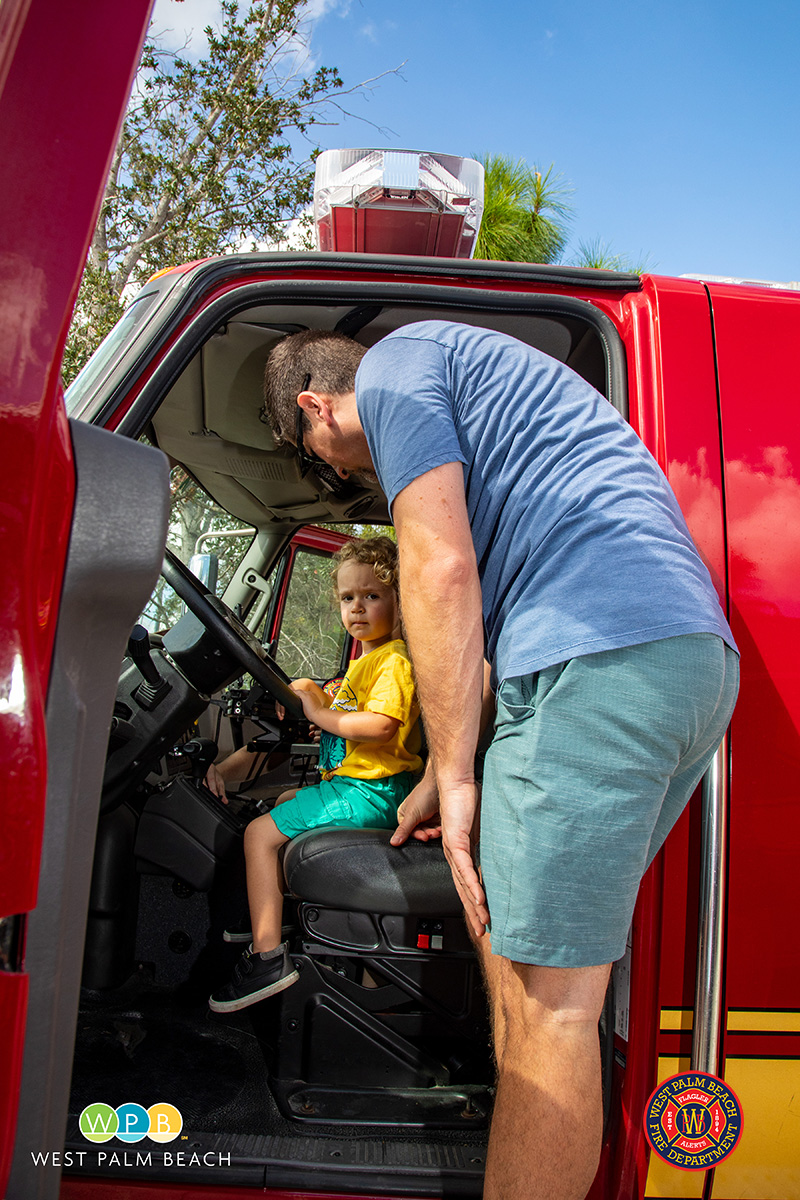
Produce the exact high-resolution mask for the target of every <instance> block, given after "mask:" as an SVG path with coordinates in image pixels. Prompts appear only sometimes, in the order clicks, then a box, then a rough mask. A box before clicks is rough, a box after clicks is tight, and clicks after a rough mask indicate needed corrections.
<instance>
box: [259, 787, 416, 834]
mask: <svg viewBox="0 0 800 1200" xmlns="http://www.w3.org/2000/svg"><path fill="white" fill-rule="evenodd" d="M416 781H417V776H416V775H412V774H411V772H410V771H400V772H399V774H397V775H387V776H384V778H383V779H354V778H352V776H350V775H333V776H331V778H330V779H323V780H322V782H321V783H317V784H314V785H313V786H312V787H305V788H301V789H300V791H299V792H298V793H297V795H296V796H295V797H294V799H292V800H285V801H284V802H283V804H277V805H276V806H275V807H274V808H273V809H271V810H270V816H271V817H272V819H273V821H274V822H275V824H276V825H277V827H278V829H279V830H280V831H281V833H283V834H285V835H286V837H288V838H294V837H297V836H298V834H301V833H305V832H306V830H308V829H323V828H324V827H325V826H328V825H339V826H341V827H343V828H347V829H394V828H395V827H396V825H397V809H398V806H399V805H400V804H402V803H403V801H404V800H405V798H406V796H407V795H408V793H409V792H410V791H411V789H412V788H413V786H414V784H415V783H416Z"/></svg>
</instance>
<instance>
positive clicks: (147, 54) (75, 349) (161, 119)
mask: <svg viewBox="0 0 800 1200" xmlns="http://www.w3.org/2000/svg"><path fill="white" fill-rule="evenodd" d="M220 9H221V24H220V27H219V28H218V29H214V28H212V27H209V28H208V29H207V30H206V36H207V38H208V46H209V49H208V53H207V55H206V57H205V58H203V59H202V60H201V61H192V60H191V59H189V58H188V57H185V56H183V55H181V54H173V53H168V52H166V51H164V50H162V49H160V48H159V47H158V45H157V44H156V43H155V42H153V41H149V42H148V43H147V44H146V46H145V49H144V52H143V55H142V60H141V64H140V68H139V73H138V75H137V79H136V85H135V88H134V92H133V96H132V98H131V102H130V105H129V107H128V112H127V116H126V118H125V122H124V125H123V129H122V133H121V136H120V139H119V143H118V145H117V147H116V150H115V152H114V156H113V159H112V163H111V170H110V172H109V178H108V183H107V186H106V190H105V194H104V197H103V202H102V206H101V209H100V216H99V220H98V223H97V228H96V230H95V233H94V237H93V239H92V243H91V248H90V253H89V263H88V267H87V270H86V272H85V274H84V279H83V282H82V285H81V291H80V295H79V298H78V303H77V306H76V311H75V317H74V322H73V327H72V329H71V331H70V336H69V342H68V347H67V352H66V355H65V360H64V375H65V378H66V380H67V382H69V381H70V380H71V379H72V378H73V377H74V376H75V374H77V372H78V370H79V369H80V367H81V366H82V365H83V363H84V362H85V361H86V359H87V358H88V357H89V355H90V354H91V353H92V351H93V350H94V349H95V348H96V347H97V345H98V344H99V342H100V340H101V339H102V337H103V336H104V334H105V333H107V332H108V330H109V329H110V328H111V327H112V326H113V324H114V323H115V321H116V320H117V319H118V318H119V315H120V299H121V297H122V295H123V292H124V291H125V289H126V288H127V287H128V286H129V285H131V284H136V283H141V282H143V281H144V280H145V279H147V278H148V277H149V276H150V275H152V274H153V273H154V272H156V271H159V270H162V269H164V268H166V267H170V266H175V265H177V264H180V263H183V262H188V261H192V260H194V259H197V258H205V257H207V256H209V255H214V254H221V253H224V252H226V251H231V250H234V249H252V248H253V246H254V245H255V244H256V243H258V242H276V241H278V240H279V238H280V236H281V234H282V232H283V231H284V228H285V223H286V221H287V220H289V219H291V218H292V217H294V216H295V215H296V214H297V213H298V212H300V210H302V209H303V208H304V207H305V206H306V205H307V204H308V203H309V202H310V199H311V191H312V186H313V158H314V156H315V155H314V152H313V151H312V153H310V154H309V156H308V157H306V158H305V159H303V160H302V161H297V156H296V153H295V151H294V149H293V146H292V138H293V137H296V136H297V135H298V134H300V135H306V137H309V136H310V133H311V131H312V127H313V126H314V125H315V124H318V123H320V122H322V121H326V122H327V123H330V120H331V118H332V116H335V115H336V112H337V111H338V106H337V105H336V102H335V99H334V97H335V96H336V94H337V93H339V92H340V89H341V88H342V81H341V79H340V77H339V74H338V72H337V71H336V70H334V69H332V68H329V67H319V68H317V69H316V70H314V71H312V72H311V73H310V74H307V75H304V74H302V62H303V61H304V58H305V55H306V52H307V46H308V24H307V18H306V17H305V3H304V0H268V2H264V0H262V2H257V0H243V10H242V12H240V3H239V0H220Z"/></svg>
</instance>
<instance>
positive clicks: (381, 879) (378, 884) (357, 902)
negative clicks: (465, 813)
mask: <svg viewBox="0 0 800 1200" xmlns="http://www.w3.org/2000/svg"><path fill="white" fill-rule="evenodd" d="M390 837H391V831H390V830H386V829H321V830H311V831H310V832H308V833H303V834H301V835H300V836H299V837H297V838H295V839H294V840H293V841H291V842H289V844H288V845H287V847H286V853H285V857H284V861H283V869H284V874H285V876H286V883H287V885H288V887H289V890H290V891H291V892H292V893H293V894H294V895H295V896H299V897H300V898H301V899H303V900H307V901H310V902H312V903H314V904H322V905H325V907H326V908H338V909H344V910H345V911H347V912H370V913H393V914H399V915H415V916H437V917H447V916H458V915H459V914H460V913H461V911H462V908H461V901H460V900H459V898H458V892H457V891H456V889H455V885H454V884H453V879H452V876H451V874H450V868H449V866H448V865H447V860H446V859H445V857H444V851H443V850H442V843H441V841H440V840H436V841H430V842H418V841H415V840H414V839H411V840H410V841H408V842H406V843H405V845H403V846H391V845H390V844H389V838H390Z"/></svg>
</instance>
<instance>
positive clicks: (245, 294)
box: [94, 260, 638, 438]
mask: <svg viewBox="0 0 800 1200" xmlns="http://www.w3.org/2000/svg"><path fill="white" fill-rule="evenodd" d="M425 261H426V262H427V260H425ZM226 278H230V274H229V273H228V274H226ZM637 279H638V277H637ZM204 282H207V280H204ZM182 301H183V303H182V304H180V305H178V304H177V303H176V309H175V311H174V312H172V313H171V314H170V321H169V324H170V327H171V328H174V325H175V324H176V323H179V321H180V319H181V317H182V316H183V315H184V314H183V313H182V312H181V311H180V310H181V309H183V308H184V307H186V308H188V311H189V313H191V312H193V311H195V310H197V308H198V305H199V304H200V303H201V298H200V297H198V296H197V295H196V294H194V293H193V294H192V295H191V296H183V297H182ZM281 301H285V302H288V303H302V302H306V301H316V302H317V303H331V304H346V303H352V304H357V303H359V302H362V303H368V302H370V301H371V302H373V303H376V302H380V303H381V304H394V305H398V306H400V305H404V304H406V305H409V306H414V307H419V306H420V305H425V306H428V307H436V306H441V307H446V308H449V309H451V310H453V309H456V310H459V309H460V310H462V311H464V312H468V311H475V310H483V311H486V310H488V311H490V312H503V313H528V314H530V315H536V316H554V317H574V318H577V319H579V320H581V321H584V322H585V323H586V324H588V325H590V326H591V327H592V329H593V330H594V331H595V333H596V334H597V336H598V337H599V339H600V342H601V345H602V347H603V354H604V357H605V362H606V379H607V384H608V391H607V398H608V400H609V401H610V402H611V403H612V404H613V405H614V407H615V408H616V409H617V410H618V411H619V412H620V413H622V415H623V416H624V417H625V418H626V419H627V416H628V388H627V362H626V358H625V348H624V346H623V343H622V339H621V338H620V336H619V333H618V332H617V329H616V326H615V325H614V323H613V321H612V320H611V319H610V317H608V316H606V314H605V313H604V312H601V310H600V309H599V308H597V307H596V306H595V305H594V304H591V303H590V302H589V301H588V300H580V299H578V298H577V297H575V296H558V295H550V294H548V293H541V292H496V291H485V290H483V289H476V288H465V287H453V286H449V287H448V286H441V285H438V284H423V283H408V282H402V281H394V280H375V281H369V282H364V281H360V280H346V279H344V280H319V279H271V280H263V281H259V282H257V283H250V284H245V285H243V286H242V287H240V288H236V289H235V290H233V291H230V292H226V294H225V295H224V296H221V297H219V299H217V300H213V301H211V303H209V304H207V305H206V306H205V307H204V308H202V309H201V310H200V311H198V312H197V315H196V319H195V320H194V321H192V322H191V324H190V325H189V326H188V327H187V328H186V329H185V330H184V331H183V333H182V334H181V335H180V336H179V338H178V339H177V341H176V342H175V344H174V345H173V346H172V347H170V350H169V351H168V353H167V354H166V355H165V356H164V358H163V360H162V361H161V362H160V363H158V364H157V365H156V367H155V370H154V371H153V374H152V376H151V377H150V379H148V381H147V383H146V384H145V385H144V387H143V388H142V391H141V393H140V394H139V396H138V397H137V398H136V401H135V403H134V405H133V407H132V408H131V409H130V411H129V412H127V413H126V414H125V416H124V417H123V419H122V421H121V422H120V424H119V426H118V429H117V432H118V433H120V434H123V435H124V436H126V437H132V438H136V437H139V435H140V434H141V432H142V431H143V430H144V429H145V428H146V426H147V424H148V422H149V421H150V420H152V417H153V415H154V413H155V412H156V411H157V409H158V406H159V404H160V403H161V400H162V398H163V396H164V395H165V393H166V392H167V391H168V390H169V388H170V387H171V386H172V385H173V384H174V383H175V381H176V380H177V378H178V376H179V375H180V373H181V371H183V369H184V367H185V366H186V364H187V362H188V361H189V359H190V358H191V357H192V355H193V354H195V353H196V352H197V350H199V348H200V346H201V345H203V343H204V342H205V341H206V340H207V338H208V337H209V336H210V335H211V333H212V332H213V331H214V330H215V329H218V328H219V327H220V325H222V324H224V323H225V321H226V320H229V319H230V318H231V317H232V316H234V315H236V313H238V312H242V311H244V310H245V309H248V308H252V307H253V306H254V305H255V304H260V303H279V302H281ZM169 333H170V329H165V333H164V337H163V338H162V339H161V341H162V343H163V341H165V340H166V338H167V337H168V336H169ZM159 348H160V347H158V346H154V347H152V353H151V355H150V356H149V357H150V358H154V357H155V356H156V353H157V352H158V350H159ZM146 365H147V364H146V363H144V362H142V361H140V362H138V364H136V366H137V367H138V369H137V371H136V372H135V374H138V373H139V372H140V371H141V370H143V369H144V367H145V366H146ZM133 375H134V371H133V368H131V370H130V371H128V372H127V374H126V376H125V379H124V380H121V381H120V383H119V384H118V386H117V387H116V388H115V390H114V391H113V392H112V393H111V395H110V397H109V399H108V401H107V402H106V404H104V405H103V408H102V409H101V411H100V412H99V414H98V415H97V416H96V417H95V418H94V420H95V422H97V423H100V424H104V423H105V422H106V421H108V420H110V418H111V417H112V416H113V414H114V411H115V410H116V408H117V406H118V405H119V403H120V402H121V400H122V398H123V396H124V392H125V390H126V389H127V387H128V386H129V384H130V383H131V382H132V378H133Z"/></svg>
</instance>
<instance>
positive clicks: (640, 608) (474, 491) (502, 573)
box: [356, 321, 735, 681]
mask: <svg viewBox="0 0 800 1200" xmlns="http://www.w3.org/2000/svg"><path fill="white" fill-rule="evenodd" d="M356 399H357V403H358V413H359V417H360V420H361V424H362V426H363V428H364V433H365V435H366V438H367V442H368V444H369V448H370V451H371V454H372V460H373V462H374V464H375V469H376V471H377V473H378V478H379V479H380V482H381V486H382V487H383V490H384V492H385V493H386V496H387V499H388V501H389V505H390V507H391V505H392V503H393V502H394V499H395V497H396V496H397V495H398V493H399V492H401V491H402V490H403V488H404V487H406V486H407V485H408V484H409V483H411V481H412V480H413V479H416V478H417V477H418V476H420V475H423V474H425V473H426V472H427V471H430V470H432V469H433V468H434V467H438V466H442V465H443V464H445V463H451V462H461V463H463V464H464V486H465V492H466V501H467V512H468V514H469V522H470V526H471V529H472V539H473V543H474V545H475V553H476V556H477V560H478V571H479V574H480V579H481V591H482V595H483V620H484V629H485V638H486V654H487V657H488V659H489V661H490V663H491V664H492V675H493V678H494V680H495V681H497V680H502V679H508V678H512V677H514V676H517V675H525V674H527V673H528V672H531V671H538V670H541V669H543V668H544V667H547V666H551V665H552V664H553V663H558V662H563V661H565V660H566V659H569V658H575V657H577V656H579V655H584V654H593V653H596V652H597V651H600V650H612V649H617V648H619V647H621V646H633V645H637V644H638V643H641V642H647V641H656V640H658V639H659V638H667V637H674V636H676V635H678V634H683V633H714V634H717V635H718V636H720V637H721V638H723V639H724V640H725V641H726V642H727V643H728V644H729V645H730V646H732V647H734V649H735V643H734V641H733V638H732V635H731V632H730V629H729V628H728V625H727V622H726V621H725V618H724V616H723V613H722V610H721V608H720V605H719V601H718V599H717V594H716V592H715V590H714V586H713V584H712V582H711V578H710V576H709V574H708V571H707V569H706V567H705V565H704V564H703V562H702V560H701V559H700V557H699V555H698V553H697V550H696V548H695V546H694V543H693V541H692V538H691V535H690V533H689V530H688V528H687V526H686V522H685V520H684V518H683V514H682V513H681V510H680V508H679V507H678V502H677V500H676V499H675V496H674V494H673V492H672V489H671V488H670V486H669V484H668V482H667V480H666V478H665V476H664V474H663V472H662V471H661V469H660V468H659V466H658V464H657V463H656V462H655V460H654V459H653V458H652V456H651V455H650V453H649V452H648V451H647V449H646V448H645V446H644V445H643V444H642V442H641V441H640V440H639V438H638V437H637V436H636V434H635V433H634V431H633V430H632V429H631V427H630V426H629V425H628V423H627V422H626V421H625V420H624V419H623V418H622V417H621V416H620V414H619V413H618V412H617V411H616V410H615V409H614V408H613V407H612V406H611V404H609V402H608V401H607V400H606V399H605V398H604V397H603V396H601V395H600V394H599V393H598V392H596V391H595V390H594V388H592V387H590V385H589V384H588V383H586V381H585V380H584V379H582V378H581V377H580V376H579V375H576V374H575V372H574V371H572V370H570V369H569V368H568V367H566V366H564V364H563V363H560V362H557V361H556V360H555V359H553V358H550V357H549V356H548V355H546V354H543V353H542V352H541V351H540V350H535V349H533V348H532V347H531V346H527V345H525V344H524V343H522V342H519V341H517V340H516V339H515V338H511V337H507V336H506V335H505V334H500V333H495V332H493V331H492V330H488V329H478V328H475V327H473V326H468V325H456V324H452V323H450V322H446V321H421V322H419V323H417V324H414V325H406V326H404V327H403V328H402V329H398V330H397V331H396V332H394V333H391V334H389V335H388V336H387V337H385V338H384V339H383V340H382V341H380V342H378V343H377V344H376V345H375V346H373V347H372V348H371V349H370V350H368V351H367V353H366V355H365V356H364V358H363V359H362V361H361V364H360V366H359V369H358V373H357V375H356Z"/></svg>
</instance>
